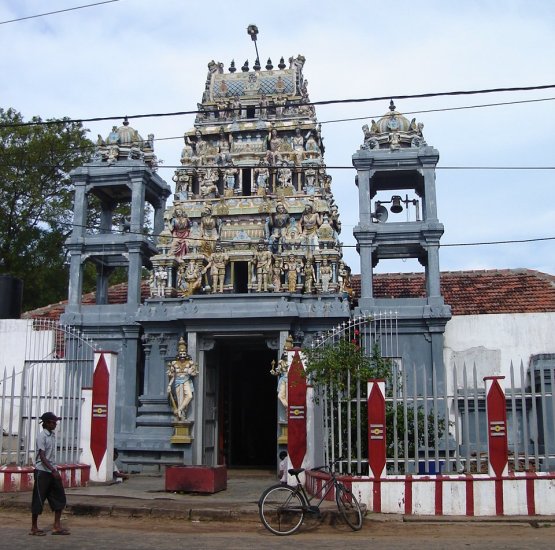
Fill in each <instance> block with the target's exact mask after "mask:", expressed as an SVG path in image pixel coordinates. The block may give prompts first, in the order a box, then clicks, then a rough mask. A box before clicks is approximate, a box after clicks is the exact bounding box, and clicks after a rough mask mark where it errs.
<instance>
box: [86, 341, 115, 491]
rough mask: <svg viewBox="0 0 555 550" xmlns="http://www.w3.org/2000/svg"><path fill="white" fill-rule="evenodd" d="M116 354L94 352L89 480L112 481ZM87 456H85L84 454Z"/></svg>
mask: <svg viewBox="0 0 555 550" xmlns="http://www.w3.org/2000/svg"><path fill="white" fill-rule="evenodd" d="M116 368H117V353H114V352H111V351H98V352H95V354H94V374H93V387H92V398H91V401H92V404H91V416H90V450H89V452H88V453H86V452H84V453H83V455H84V459H85V460H86V459H87V458H88V460H86V461H87V462H88V463H90V466H91V470H90V479H91V481H102V482H105V481H111V480H112V478H113V475H114V471H113V469H114V465H113V459H114V419H115V411H116ZM86 455H88V456H87V457H86V458H85V456H86Z"/></svg>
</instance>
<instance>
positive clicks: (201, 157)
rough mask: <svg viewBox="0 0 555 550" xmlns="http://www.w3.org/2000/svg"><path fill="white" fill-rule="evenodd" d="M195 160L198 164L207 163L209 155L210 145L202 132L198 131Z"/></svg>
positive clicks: (196, 134)
mask: <svg viewBox="0 0 555 550" xmlns="http://www.w3.org/2000/svg"><path fill="white" fill-rule="evenodd" d="M195 137H196V140H195V159H196V161H197V163H198V164H204V163H205V162H206V154H207V153H208V143H206V141H204V139H203V138H202V132H201V131H200V130H197V131H196V132H195Z"/></svg>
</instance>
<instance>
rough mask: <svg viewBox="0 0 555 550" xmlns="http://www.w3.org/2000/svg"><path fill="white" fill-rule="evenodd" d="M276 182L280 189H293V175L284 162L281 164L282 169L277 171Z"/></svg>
mask: <svg viewBox="0 0 555 550" xmlns="http://www.w3.org/2000/svg"><path fill="white" fill-rule="evenodd" d="M278 182H279V187H281V188H282V189H286V188H289V189H292V188H293V173H292V172H291V168H289V166H288V165H287V163H286V162H283V163H282V168H280V169H279V170H278Z"/></svg>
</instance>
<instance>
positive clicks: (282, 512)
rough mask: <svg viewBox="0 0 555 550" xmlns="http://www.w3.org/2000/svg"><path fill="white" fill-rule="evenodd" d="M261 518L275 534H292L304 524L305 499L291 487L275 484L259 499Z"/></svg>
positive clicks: (265, 525)
mask: <svg viewBox="0 0 555 550" xmlns="http://www.w3.org/2000/svg"><path fill="white" fill-rule="evenodd" d="M258 512H259V514H260V520H261V521H262V524H263V525H264V527H266V529H268V531H271V532H272V533H274V534H275V535H290V534H292V533H294V532H295V531H296V530H297V529H298V528H299V527H300V526H301V524H302V522H303V518H304V508H303V500H302V498H301V497H300V496H299V494H298V493H297V491H295V489H292V488H291V487H287V486H285V485H275V486H273V487H270V488H269V489H266V491H264V493H262V496H261V497H260V500H259V501H258Z"/></svg>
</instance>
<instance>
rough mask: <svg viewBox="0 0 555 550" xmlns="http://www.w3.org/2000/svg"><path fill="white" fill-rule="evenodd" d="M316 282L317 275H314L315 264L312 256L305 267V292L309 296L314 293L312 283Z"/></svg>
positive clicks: (307, 259)
mask: <svg viewBox="0 0 555 550" xmlns="http://www.w3.org/2000/svg"><path fill="white" fill-rule="evenodd" d="M315 282H316V274H315V273H314V264H313V262H312V256H308V257H307V258H306V264H305V266H304V291H305V292H306V293H307V294H311V293H312V283H315Z"/></svg>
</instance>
